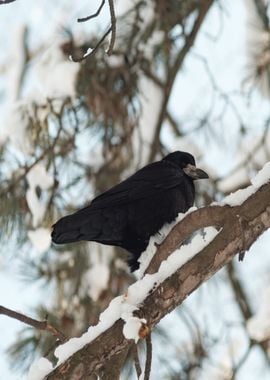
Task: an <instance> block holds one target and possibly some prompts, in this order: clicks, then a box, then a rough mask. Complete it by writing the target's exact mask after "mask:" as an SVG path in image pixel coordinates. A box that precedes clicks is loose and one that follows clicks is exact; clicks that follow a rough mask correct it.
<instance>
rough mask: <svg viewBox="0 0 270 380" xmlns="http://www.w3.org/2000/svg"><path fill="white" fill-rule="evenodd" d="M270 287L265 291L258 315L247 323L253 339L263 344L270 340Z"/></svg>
mask: <svg viewBox="0 0 270 380" xmlns="http://www.w3.org/2000/svg"><path fill="white" fill-rule="evenodd" d="M269 299H270V287H268V288H266V289H265V290H264V293H263V294H262V300H261V304H260V307H259V310H258V312H257V314H255V315H254V316H253V317H252V318H250V319H249V320H248V322H247V329H248V332H249V335H250V337H251V338H252V339H255V340H256V341H258V342H262V341H264V340H266V339H269V338H270V304H269Z"/></svg>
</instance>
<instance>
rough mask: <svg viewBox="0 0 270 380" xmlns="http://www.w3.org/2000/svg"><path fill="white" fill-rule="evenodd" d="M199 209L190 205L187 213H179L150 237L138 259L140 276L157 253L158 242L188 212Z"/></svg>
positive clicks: (160, 241)
mask: <svg viewBox="0 0 270 380" xmlns="http://www.w3.org/2000/svg"><path fill="white" fill-rule="evenodd" d="M195 210H197V207H190V208H189V209H188V211H187V212H186V213H184V214H183V213H179V214H178V215H177V218H176V219H175V220H174V221H173V222H172V223H170V224H168V223H166V224H165V225H164V226H163V227H162V228H161V230H160V231H159V232H158V233H157V234H156V235H154V236H152V237H151V238H150V241H149V244H148V247H147V249H146V250H145V251H144V252H143V253H142V254H141V256H140V257H139V259H138V261H139V263H140V268H139V269H138V273H139V277H143V275H144V273H145V271H146V269H147V267H148V265H149V264H150V261H151V260H152V258H153V256H154V255H155V253H156V250H157V247H156V244H161V243H162V242H163V240H164V239H165V238H166V236H167V235H168V234H169V232H170V231H171V230H172V229H173V227H174V226H175V225H176V224H177V223H179V222H180V221H181V220H182V219H183V218H184V217H185V216H186V215H187V214H190V213H191V212H193V211H195Z"/></svg>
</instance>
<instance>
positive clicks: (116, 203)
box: [52, 152, 195, 271]
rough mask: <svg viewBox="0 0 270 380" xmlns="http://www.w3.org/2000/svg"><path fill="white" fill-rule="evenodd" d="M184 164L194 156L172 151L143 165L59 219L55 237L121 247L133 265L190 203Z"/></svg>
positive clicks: (190, 184) (191, 186)
mask: <svg viewBox="0 0 270 380" xmlns="http://www.w3.org/2000/svg"><path fill="white" fill-rule="evenodd" d="M188 164H190V165H193V166H195V160H194V157H193V156H191V155H190V154H189V153H185V152H174V153H171V154H169V155H168V156H166V157H165V158H164V159H163V160H161V161H158V162H155V163H153V164H149V165H147V166H145V167H144V168H142V169H141V170H139V171H138V172H136V173H135V174H133V175H132V176H131V177H129V178H127V179H126V180H125V181H123V182H121V183H119V184H118V185H116V186H114V187H113V188H111V189H110V190H108V191H106V192H105V193H103V194H101V195H99V196H98V197H96V198H95V199H94V200H93V201H92V203H91V204H90V205H89V206H87V207H85V208H83V209H81V210H79V211H77V212H75V213H74V214H72V215H68V216H65V217H64V218H62V219H60V220H59V221H58V222H57V223H56V224H55V225H54V226H53V232H52V240H53V242H54V243H56V244H64V243H72V242H76V241H80V240H88V241H96V242H99V243H102V244H107V245H114V246H119V247H122V248H125V249H126V250H127V251H129V252H130V257H129V259H128V263H129V266H130V268H131V270H132V271H133V270H136V269H137V268H138V266H139V264H138V258H139V257H140V255H141V253H142V252H143V251H144V250H145V249H146V247H147V245H148V243H149V239H150V237H151V236H152V235H154V234H156V233H157V232H158V231H159V230H160V229H161V227H162V226H163V225H164V224H165V223H170V222H172V221H173V220H174V219H175V218H176V216H177V215H178V214H179V213H180V212H185V211H187V210H188V209H189V208H190V207H191V206H192V205H193V203H194V196H195V190H194V184H193V179H192V178H191V177H189V176H188V175H186V174H185V172H184V171H183V168H185V167H186V166H187V165H188Z"/></svg>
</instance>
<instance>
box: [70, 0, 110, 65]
mask: <svg viewBox="0 0 270 380" xmlns="http://www.w3.org/2000/svg"><path fill="white" fill-rule="evenodd" d="M108 2H109V8H110V16H111V26H110V27H109V29H108V30H107V31H106V32H105V33H104V34H103V36H102V37H101V39H100V40H99V41H98V43H97V44H96V46H95V47H94V48H93V49H91V48H89V49H88V51H87V52H86V53H85V54H83V55H82V56H81V57H77V56H76V57H75V56H74V55H71V56H70V58H71V59H72V61H74V62H81V61H83V60H84V59H86V58H87V57H89V56H90V55H93V54H95V52H96V51H97V49H98V48H99V47H100V45H101V44H102V42H103V41H104V40H105V38H106V37H107V36H108V35H109V34H110V33H111V39H110V43H109V47H108V50H107V51H106V53H107V54H108V55H111V54H112V52H113V48H114V44H115V39H116V17H115V10H114V3H113V0H108ZM104 5H105V0H102V3H101V4H100V6H99V8H98V10H97V11H96V13H94V14H92V15H90V16H87V17H83V18H78V19H77V21H78V22H85V21H88V20H91V19H92V18H95V17H97V16H98V15H99V14H100V12H101V10H102V8H103V7H104Z"/></svg>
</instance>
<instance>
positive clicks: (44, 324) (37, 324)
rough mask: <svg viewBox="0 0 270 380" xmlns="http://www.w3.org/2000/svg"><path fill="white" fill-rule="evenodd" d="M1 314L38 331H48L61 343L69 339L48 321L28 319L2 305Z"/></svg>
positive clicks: (0, 307)
mask: <svg viewBox="0 0 270 380" xmlns="http://www.w3.org/2000/svg"><path fill="white" fill-rule="evenodd" d="M0 314H3V315H6V316H7V317H10V318H13V319H17V321H21V322H23V323H26V324H27V325H29V326H32V327H34V328H35V329H38V330H44V331H48V332H49V333H50V334H52V335H53V336H54V337H56V338H57V339H59V340H60V342H62V343H64V342H65V341H66V340H67V338H66V337H65V335H64V334H63V333H61V331H59V330H58V329H57V328H55V327H53V326H52V325H50V324H49V323H48V321H47V320H45V321H37V320H36V319H33V318H30V317H27V316H26V315H24V314H22V313H19V312H17V311H14V310H11V309H8V308H6V307H4V306H1V305H0Z"/></svg>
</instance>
